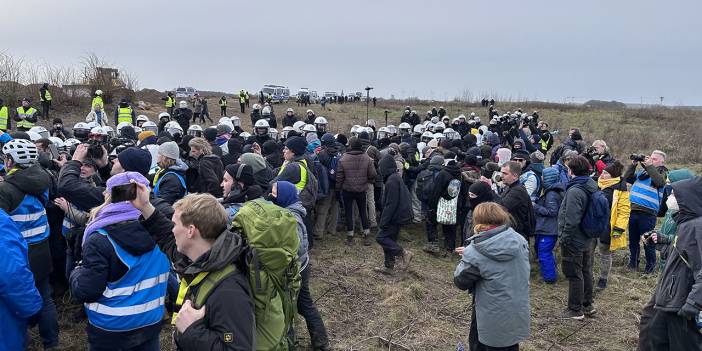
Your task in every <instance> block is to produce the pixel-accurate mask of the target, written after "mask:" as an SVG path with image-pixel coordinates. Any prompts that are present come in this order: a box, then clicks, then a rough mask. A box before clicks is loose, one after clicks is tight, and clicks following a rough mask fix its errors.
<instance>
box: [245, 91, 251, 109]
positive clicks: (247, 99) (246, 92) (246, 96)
mask: <svg viewBox="0 0 702 351" xmlns="http://www.w3.org/2000/svg"><path fill="white" fill-rule="evenodd" d="M244 93H245V98H246V107H251V105H250V103H249V101H251V98H250V97H249V92H248V91H247V90H244Z"/></svg>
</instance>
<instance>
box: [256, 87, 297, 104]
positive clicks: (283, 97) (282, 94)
mask: <svg viewBox="0 0 702 351" xmlns="http://www.w3.org/2000/svg"><path fill="white" fill-rule="evenodd" d="M261 91H262V92H263V95H264V97H266V96H268V95H269V94H270V95H271V102H273V103H286V102H288V101H290V89H289V88H288V87H284V86H282V85H272V84H267V85H264V86H263V89H261Z"/></svg>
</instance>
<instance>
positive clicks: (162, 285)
mask: <svg viewBox="0 0 702 351" xmlns="http://www.w3.org/2000/svg"><path fill="white" fill-rule="evenodd" d="M93 235H104V236H105V237H107V239H108V240H109V241H110V244H112V247H113V248H114V250H115V253H116V254H117V256H118V257H119V259H120V260H121V261H122V263H124V265H126V266H127V268H128V270H127V273H125V274H124V276H123V277H122V278H120V279H119V280H117V281H115V282H108V283H107V287H106V288H105V291H103V293H102V296H101V297H100V298H99V299H98V300H97V301H96V302H93V303H86V304H85V312H86V314H87V315H88V320H89V321H90V324H92V325H94V326H96V327H98V328H100V329H103V330H107V331H120V332H121V331H129V330H134V329H138V328H143V327H146V326H149V325H154V324H156V323H160V322H161V318H162V317H163V309H164V307H163V306H164V302H165V299H166V285H167V281H168V274H169V271H170V263H169V262H168V259H167V258H166V256H165V255H164V254H163V253H162V252H161V250H160V249H159V248H158V246H154V248H153V249H152V250H151V251H149V252H147V253H145V254H143V255H140V256H134V255H132V254H130V253H129V252H127V251H125V250H124V249H123V248H122V247H121V246H119V244H117V243H116V242H114V241H113V240H112V238H111V237H110V235H109V234H108V233H107V232H106V231H105V230H104V229H98V231H97V233H93Z"/></svg>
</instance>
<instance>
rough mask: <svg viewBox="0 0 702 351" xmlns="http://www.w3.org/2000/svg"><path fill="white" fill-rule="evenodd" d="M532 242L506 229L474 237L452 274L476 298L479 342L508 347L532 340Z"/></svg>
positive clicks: (460, 285) (458, 284)
mask: <svg viewBox="0 0 702 351" xmlns="http://www.w3.org/2000/svg"><path fill="white" fill-rule="evenodd" d="M529 269H530V268H529V243H528V242H527V241H526V239H524V237H523V236H521V235H520V234H519V233H517V232H516V231H514V230H513V229H512V228H509V227H507V226H501V227H497V228H495V229H491V230H488V231H485V232H482V233H480V234H478V235H476V236H475V238H474V239H473V241H472V243H471V244H470V245H468V246H467V247H466V248H465V250H464V251H463V257H462V258H461V262H460V263H459V264H458V266H457V267H456V271H455V272H454V273H453V282H454V284H455V285H456V286H457V287H458V288H459V289H461V290H469V291H471V292H473V294H474V295H475V307H474V308H475V314H476V318H477V324H478V339H479V340H480V342H481V343H483V344H485V345H487V346H491V347H506V346H511V345H514V344H517V343H519V342H521V341H522V340H525V339H526V338H528V337H529V328H530V323H531V312H530V309H531V307H530V305H529Z"/></svg>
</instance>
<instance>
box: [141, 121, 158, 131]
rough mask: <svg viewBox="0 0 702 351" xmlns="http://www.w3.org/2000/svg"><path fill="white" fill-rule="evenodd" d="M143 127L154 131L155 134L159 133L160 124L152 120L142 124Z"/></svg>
mask: <svg viewBox="0 0 702 351" xmlns="http://www.w3.org/2000/svg"><path fill="white" fill-rule="evenodd" d="M141 129H143V130H146V131H151V132H154V134H158V126H157V125H156V123H154V122H151V121H147V122H144V124H142V125H141Z"/></svg>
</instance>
